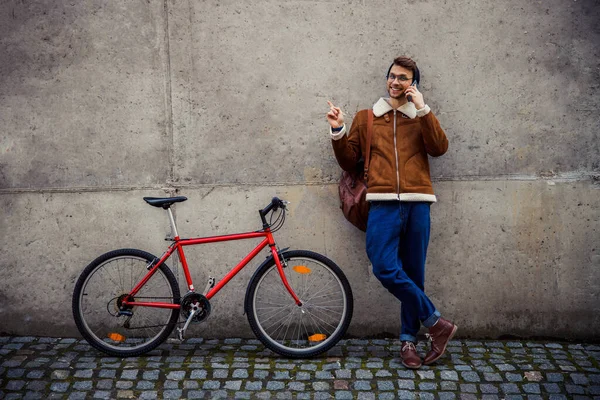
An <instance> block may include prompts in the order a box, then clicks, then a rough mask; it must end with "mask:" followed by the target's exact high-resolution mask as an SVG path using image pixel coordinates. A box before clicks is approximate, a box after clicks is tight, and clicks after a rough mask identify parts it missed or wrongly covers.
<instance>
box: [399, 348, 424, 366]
mask: <svg viewBox="0 0 600 400" xmlns="http://www.w3.org/2000/svg"><path fill="white" fill-rule="evenodd" d="M400 355H401V356H402V365H404V366H405V367H406V368H410V369H417V368H421V365H422V362H421V357H419V355H418V354H417V348H416V347H415V344H414V343H413V342H402V347H401V348H400Z"/></svg>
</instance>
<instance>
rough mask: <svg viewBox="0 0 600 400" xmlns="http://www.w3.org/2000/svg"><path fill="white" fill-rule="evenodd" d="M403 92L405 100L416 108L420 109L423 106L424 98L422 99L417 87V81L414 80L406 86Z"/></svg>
mask: <svg viewBox="0 0 600 400" xmlns="http://www.w3.org/2000/svg"><path fill="white" fill-rule="evenodd" d="M404 93H405V94H406V100H408V101H410V102H412V103H413V104H414V105H415V107H416V108H417V110H420V109H422V108H423V107H425V100H423V94H422V93H421V92H419V89H417V81H414V82H413V83H412V85H410V86H409V87H407V88H406V90H405V91H404Z"/></svg>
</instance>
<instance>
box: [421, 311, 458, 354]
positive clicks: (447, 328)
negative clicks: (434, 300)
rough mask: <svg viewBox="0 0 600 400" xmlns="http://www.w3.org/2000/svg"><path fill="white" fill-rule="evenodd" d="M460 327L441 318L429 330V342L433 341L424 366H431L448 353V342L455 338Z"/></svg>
mask: <svg viewBox="0 0 600 400" xmlns="http://www.w3.org/2000/svg"><path fill="white" fill-rule="evenodd" d="M457 329H458V326H456V325H454V324H453V323H452V322H450V321H448V320H447V319H444V318H441V317H440V319H439V320H438V322H436V324H435V325H434V326H432V327H431V328H429V334H428V335H427V336H428V337H429V340H430V341H431V350H430V351H429V353H427V355H426V356H425V361H423V364H425V365H429V364H431V363H433V362H435V361H437V359H438V358H440V357H441V356H442V355H443V354H444V352H445V351H446V346H448V342H449V341H450V340H451V339H452V338H453V337H454V334H455V333H456V331H457Z"/></svg>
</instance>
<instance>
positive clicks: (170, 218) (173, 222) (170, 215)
mask: <svg viewBox="0 0 600 400" xmlns="http://www.w3.org/2000/svg"><path fill="white" fill-rule="evenodd" d="M167 213H168V214H169V222H170V223H171V233H172V234H173V239H175V238H178V237H179V233H177V226H176V225H175V219H174V218H173V212H172V211H171V207H168V208H167Z"/></svg>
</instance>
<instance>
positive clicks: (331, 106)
mask: <svg viewBox="0 0 600 400" xmlns="http://www.w3.org/2000/svg"><path fill="white" fill-rule="evenodd" d="M327 104H328V105H329V107H330V108H334V109H335V106H334V105H333V103H332V102H331V101H329V100H327Z"/></svg>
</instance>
